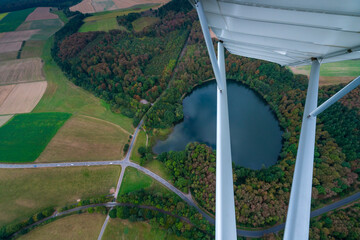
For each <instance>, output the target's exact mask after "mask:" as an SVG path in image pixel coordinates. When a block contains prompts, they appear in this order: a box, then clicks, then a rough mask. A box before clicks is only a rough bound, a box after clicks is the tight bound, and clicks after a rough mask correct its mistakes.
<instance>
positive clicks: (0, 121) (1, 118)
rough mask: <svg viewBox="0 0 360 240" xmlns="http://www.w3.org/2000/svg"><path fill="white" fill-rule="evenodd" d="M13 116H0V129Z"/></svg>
mask: <svg viewBox="0 0 360 240" xmlns="http://www.w3.org/2000/svg"><path fill="white" fill-rule="evenodd" d="M13 116H14V115H4V116H0V127H1V126H2V125H4V124H5V123H6V122H7V121H9V120H10V118H12V117H13Z"/></svg>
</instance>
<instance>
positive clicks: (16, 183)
mask: <svg viewBox="0 0 360 240" xmlns="http://www.w3.org/2000/svg"><path fill="white" fill-rule="evenodd" d="M120 170H121V167H120V166H97V167H68V168H37V169H36V168H35V169H0V202H1V205H0V226H3V225H5V224H10V223H19V222H20V221H23V220H27V219H28V218H29V217H31V216H32V215H33V214H36V213H38V212H39V211H42V210H44V209H45V208H48V207H55V208H61V207H64V206H66V205H67V204H73V203H76V201H77V199H88V198H93V197H100V196H102V195H106V194H109V191H110V189H111V188H112V187H116V184H117V180H118V178H119V176H120Z"/></svg>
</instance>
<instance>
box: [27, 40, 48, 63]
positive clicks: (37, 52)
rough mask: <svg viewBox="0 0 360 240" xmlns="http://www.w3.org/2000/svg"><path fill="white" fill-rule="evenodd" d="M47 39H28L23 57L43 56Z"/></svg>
mask: <svg viewBox="0 0 360 240" xmlns="http://www.w3.org/2000/svg"><path fill="white" fill-rule="evenodd" d="M45 42H46V41H41V40H40V41H26V42H25V45H24V47H23V48H22V51H21V59H25V58H36V57H41V55H42V52H43V48H44V45H45Z"/></svg>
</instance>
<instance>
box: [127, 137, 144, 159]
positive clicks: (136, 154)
mask: <svg viewBox="0 0 360 240" xmlns="http://www.w3.org/2000/svg"><path fill="white" fill-rule="evenodd" d="M145 145H146V133H145V132H144V130H140V131H139V132H138V135H137V137H136V142H135V146H134V149H133V151H132V153H131V157H130V160H131V161H133V162H136V163H137V164H140V158H141V156H140V154H139V152H138V149H139V147H141V146H144V147H145Z"/></svg>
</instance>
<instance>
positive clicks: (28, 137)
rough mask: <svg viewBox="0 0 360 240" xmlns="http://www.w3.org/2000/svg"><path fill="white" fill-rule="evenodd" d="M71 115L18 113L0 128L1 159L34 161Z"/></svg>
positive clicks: (7, 160) (15, 161)
mask: <svg viewBox="0 0 360 240" xmlns="http://www.w3.org/2000/svg"><path fill="white" fill-rule="evenodd" d="M70 116H71V114H69V113H35V114H34V113H30V114H20V115H16V116H15V117H14V118H12V119H11V120H10V121H9V122H8V123H6V124H5V125H4V126H2V127H1V128H0V161H1V162H12V163H22V162H32V161H34V160H35V159H36V158H38V157H39V155H40V154H41V152H42V151H43V150H44V149H45V147H46V145H47V144H48V143H49V141H50V140H51V138H52V137H53V136H55V134H56V132H57V131H58V130H59V129H60V128H61V126H62V125H63V124H64V123H65V122H66V120H67V119H68V118H69V117H70Z"/></svg>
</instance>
